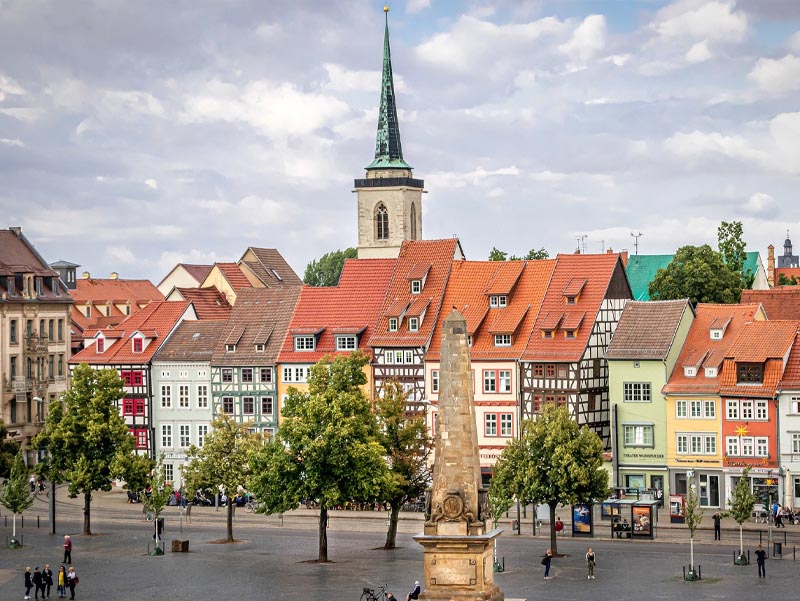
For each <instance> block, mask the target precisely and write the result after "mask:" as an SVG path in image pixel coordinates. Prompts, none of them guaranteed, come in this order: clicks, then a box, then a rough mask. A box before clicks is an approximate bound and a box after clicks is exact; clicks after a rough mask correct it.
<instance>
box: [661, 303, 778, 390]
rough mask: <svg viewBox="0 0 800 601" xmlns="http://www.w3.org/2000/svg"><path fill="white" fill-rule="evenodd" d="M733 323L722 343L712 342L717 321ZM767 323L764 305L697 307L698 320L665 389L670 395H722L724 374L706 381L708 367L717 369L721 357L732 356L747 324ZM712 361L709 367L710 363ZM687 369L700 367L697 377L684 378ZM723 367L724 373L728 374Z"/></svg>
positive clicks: (700, 304)
mask: <svg viewBox="0 0 800 601" xmlns="http://www.w3.org/2000/svg"><path fill="white" fill-rule="evenodd" d="M728 318H731V319H730V322H729V323H728V327H727V329H726V330H725V334H724V335H723V336H722V338H720V339H716V340H715V339H712V338H711V332H710V327H709V326H710V325H711V324H712V323H713V322H714V321H715V320H727V319H728ZM761 319H764V311H763V309H762V308H761V305H741V304H740V305H717V304H711V303H698V304H697V306H696V307H695V319H694V322H692V325H691V327H690V328H689V333H688V334H687V336H686V340H685V341H684V343H683V349H682V350H681V354H680V355H679V356H678V361H677V363H676V369H674V370H673V372H672V375H671V376H670V378H669V381H668V382H667V383H666V385H665V386H664V389H663V391H664V393H666V394H681V393H685V394H688V393H693V392H698V393H711V394H716V393H718V392H719V389H720V386H721V383H722V374H717V376H716V377H708V378H707V377H706V375H705V369H703V368H704V367H717V366H718V365H719V364H720V357H721V356H725V355H726V354H727V353H728V350H729V349H730V347H731V345H732V344H733V342H734V340H736V337H737V336H738V335H739V332H741V331H742V328H744V326H745V324H748V323H751V322H754V321H756V320H761ZM709 357H710V358H711V359H712V360H711V361H710V362H709V364H708V365H706V361H707V360H708V359H709ZM684 367H696V368H697V375H695V376H693V377H691V376H686V375H685V374H684V369H683V368H684ZM725 369H726V368H725V366H724V364H723V372H724V371H725Z"/></svg>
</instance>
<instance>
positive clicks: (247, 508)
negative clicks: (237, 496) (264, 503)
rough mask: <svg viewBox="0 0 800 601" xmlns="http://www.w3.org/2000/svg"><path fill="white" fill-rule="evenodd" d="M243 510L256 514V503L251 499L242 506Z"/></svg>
mask: <svg viewBox="0 0 800 601" xmlns="http://www.w3.org/2000/svg"><path fill="white" fill-rule="evenodd" d="M244 510H245V511H246V512H247V513H256V512H258V503H256V502H255V501H254V500H253V499H250V500H249V501H248V502H247V503H245V504H244Z"/></svg>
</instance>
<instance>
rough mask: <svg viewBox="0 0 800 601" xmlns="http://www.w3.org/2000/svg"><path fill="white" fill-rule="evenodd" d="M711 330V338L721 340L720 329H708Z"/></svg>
mask: <svg viewBox="0 0 800 601" xmlns="http://www.w3.org/2000/svg"><path fill="white" fill-rule="evenodd" d="M710 332H711V340H722V330H717V329H714V330H710Z"/></svg>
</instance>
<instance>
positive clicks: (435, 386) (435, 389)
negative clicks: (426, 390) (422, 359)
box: [431, 369, 439, 394]
mask: <svg viewBox="0 0 800 601" xmlns="http://www.w3.org/2000/svg"><path fill="white" fill-rule="evenodd" d="M431 392H432V393H433V394H439V370H438V369H432V370H431Z"/></svg>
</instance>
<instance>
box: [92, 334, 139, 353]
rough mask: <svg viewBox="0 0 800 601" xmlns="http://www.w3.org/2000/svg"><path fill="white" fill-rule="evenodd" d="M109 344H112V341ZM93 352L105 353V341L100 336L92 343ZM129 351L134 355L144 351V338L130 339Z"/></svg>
mask: <svg viewBox="0 0 800 601" xmlns="http://www.w3.org/2000/svg"><path fill="white" fill-rule="evenodd" d="M111 344H114V341H113V340H112V341H111ZM94 350H95V352H96V353H104V352H105V351H106V339H105V338H104V337H103V336H100V337H99V338H97V340H95V343H94ZM131 351H132V352H134V353H141V352H143V351H144V338H142V337H141V336H137V337H136V338H133V339H131Z"/></svg>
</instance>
